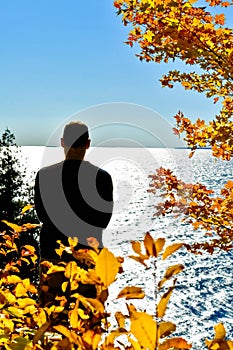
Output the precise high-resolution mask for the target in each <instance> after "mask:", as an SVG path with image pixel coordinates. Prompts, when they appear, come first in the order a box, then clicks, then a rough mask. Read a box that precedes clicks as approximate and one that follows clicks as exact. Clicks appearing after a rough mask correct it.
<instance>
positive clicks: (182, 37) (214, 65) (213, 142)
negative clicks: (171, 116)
mask: <svg viewBox="0 0 233 350" xmlns="http://www.w3.org/2000/svg"><path fill="white" fill-rule="evenodd" d="M114 5H115V7H116V8H117V11H118V15H121V16H122V22H123V24H124V25H130V26H132V29H131V30H130V31H129V34H128V40H127V41H126V43H127V44H128V45H130V46H133V45H135V43H138V44H139V46H140V53H139V54H136V56H138V57H139V59H140V60H145V61H147V62H150V61H154V62H157V63H160V62H165V63H168V62H171V61H173V62H174V61H176V60H181V61H183V62H184V63H185V65H186V66H194V70H193V71H187V70H185V71H184V72H180V71H178V70H171V71H169V72H168V74H166V75H164V76H163V77H162V79H161V84H162V86H163V87H164V86H166V87H169V88H172V87H173V85H174V83H180V84H181V85H182V86H183V87H184V88H185V89H186V90H194V91H196V92H199V93H205V95H206V96H207V97H208V98H213V101H214V103H217V102H218V101H221V103H222V108H221V111H220V112H219V114H218V115H216V116H215V119H214V120H213V121H211V122H210V123H206V122H205V121H204V120H200V119H198V120H197V121H196V122H195V123H192V122H191V121H190V118H186V117H184V115H183V113H181V112H179V113H178V114H177V115H176V120H177V127H176V128H175V132H176V133H177V134H180V133H182V132H185V133H186V137H185V140H186V141H187V143H188V146H190V147H191V148H192V150H195V149H196V148H197V147H198V146H200V147H203V146H207V145H210V146H211V147H212V151H213V154H214V155H215V156H218V157H222V158H223V159H227V160H229V159H230V158H231V157H232V155H233V141H232V139H233V138H232V135H233V124H232V121H231V116H232V111H233V94H232V92H233V64H232V62H233V60H232V58H233V31H232V29H231V28H228V27H226V26H225V16H224V14H223V13H216V12H217V9H216V10H215V9H214V10H215V11H213V10H212V9H213V8H218V7H219V6H221V7H229V6H230V5H232V1H225V0H206V1H205V5H206V6H203V1H198V0H186V1H185V0H166V1H160V0H118V1H115V2H114ZM195 5H196V6H195Z"/></svg>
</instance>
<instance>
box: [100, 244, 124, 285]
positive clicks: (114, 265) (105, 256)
mask: <svg viewBox="0 0 233 350" xmlns="http://www.w3.org/2000/svg"><path fill="white" fill-rule="evenodd" d="M118 270H119V263H118V261H117V259H116V258H115V256H114V255H113V253H111V252H110V251H109V250H108V249H107V248H103V249H102V250H101V252H100V254H99V255H98V257H97V260H96V273H97V275H98V276H99V277H100V279H101V281H102V282H103V284H104V286H105V287H108V286H109V285H110V284H111V283H112V282H114V281H115V278H116V275H117V272H118Z"/></svg>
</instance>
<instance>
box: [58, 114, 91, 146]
mask: <svg viewBox="0 0 233 350" xmlns="http://www.w3.org/2000/svg"><path fill="white" fill-rule="evenodd" d="M63 139H64V143H65V145H66V146H68V147H74V148H77V147H84V146H85V145H86V143H87V141H88V139H89V133H88V127H87V125H86V124H84V123H82V122H80V121H77V122H70V123H69V124H67V125H66V126H65V128H64V132H63Z"/></svg>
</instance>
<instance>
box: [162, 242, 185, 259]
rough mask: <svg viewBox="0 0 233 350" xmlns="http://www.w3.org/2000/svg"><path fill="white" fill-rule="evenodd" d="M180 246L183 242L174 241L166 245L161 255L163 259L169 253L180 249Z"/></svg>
mask: <svg viewBox="0 0 233 350" xmlns="http://www.w3.org/2000/svg"><path fill="white" fill-rule="evenodd" d="M182 246H183V243H174V244H172V245H169V246H168V247H166V249H165V251H164V253H163V257H162V258H163V260H165V259H166V258H167V257H168V256H169V255H171V254H173V253H174V252H175V251H177V250H178V249H180V248H181V247H182Z"/></svg>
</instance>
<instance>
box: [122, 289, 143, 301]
mask: <svg viewBox="0 0 233 350" xmlns="http://www.w3.org/2000/svg"><path fill="white" fill-rule="evenodd" d="M144 296H145V293H144V292H143V290H142V288H140V287H125V288H123V289H122V290H121V291H120V293H119V294H118V296H117V298H125V299H143V298H144Z"/></svg>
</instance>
